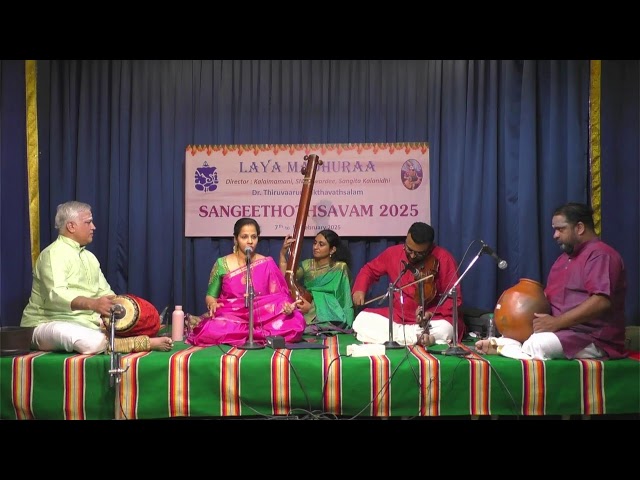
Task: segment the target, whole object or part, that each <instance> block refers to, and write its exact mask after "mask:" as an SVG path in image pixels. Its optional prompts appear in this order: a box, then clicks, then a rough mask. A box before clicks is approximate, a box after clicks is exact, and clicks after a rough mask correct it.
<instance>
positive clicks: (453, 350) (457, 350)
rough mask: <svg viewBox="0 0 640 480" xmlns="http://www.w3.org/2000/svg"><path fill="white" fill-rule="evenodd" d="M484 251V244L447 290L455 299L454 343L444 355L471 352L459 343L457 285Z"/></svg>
mask: <svg viewBox="0 0 640 480" xmlns="http://www.w3.org/2000/svg"><path fill="white" fill-rule="evenodd" d="M482 252H484V246H483V247H482V248H481V249H480V251H479V252H478V253H476V256H475V257H473V260H471V262H469V265H468V266H467V268H466V269H465V271H464V272H462V275H460V277H459V278H458V280H457V281H456V283H454V284H453V287H451V290H449V291H448V292H447V296H448V297H451V298H452V299H453V342H452V343H453V344H452V345H451V346H450V347H449V348H447V349H446V350H445V351H444V352H442V353H443V354H444V355H457V356H460V357H464V356H466V355H469V353H470V352H469V351H468V350H465V349H464V348H463V347H461V346H460V344H459V343H458V291H457V290H456V287H457V286H458V285H459V284H460V282H461V281H462V279H463V278H464V276H465V275H466V274H467V272H468V271H469V269H470V268H471V267H472V266H473V265H474V263H476V262H477V261H478V258H480V255H482Z"/></svg>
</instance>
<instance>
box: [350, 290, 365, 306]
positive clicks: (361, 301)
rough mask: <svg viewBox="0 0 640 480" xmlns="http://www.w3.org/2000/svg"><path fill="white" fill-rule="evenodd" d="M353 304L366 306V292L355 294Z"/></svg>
mask: <svg viewBox="0 0 640 480" xmlns="http://www.w3.org/2000/svg"><path fill="white" fill-rule="evenodd" d="M352 299H353V304H354V305H363V304H364V292H361V291H357V292H353V297H352Z"/></svg>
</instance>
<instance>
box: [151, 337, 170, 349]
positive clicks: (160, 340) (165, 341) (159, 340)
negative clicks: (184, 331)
mask: <svg viewBox="0 0 640 480" xmlns="http://www.w3.org/2000/svg"><path fill="white" fill-rule="evenodd" d="M149 340H150V342H151V350H155V351H156V352H168V351H169V350H171V349H172V348H173V340H171V337H151V338H150V339H149Z"/></svg>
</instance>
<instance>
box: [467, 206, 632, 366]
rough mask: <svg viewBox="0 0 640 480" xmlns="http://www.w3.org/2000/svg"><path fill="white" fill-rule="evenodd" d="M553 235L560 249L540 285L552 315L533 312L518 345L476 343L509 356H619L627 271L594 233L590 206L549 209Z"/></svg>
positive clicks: (506, 341)
mask: <svg viewBox="0 0 640 480" xmlns="http://www.w3.org/2000/svg"><path fill="white" fill-rule="evenodd" d="M552 227H553V229H554V234H553V238H554V239H555V240H556V242H558V244H559V245H560V247H561V248H562V250H563V252H564V253H562V254H561V255H560V256H559V257H558V259H557V260H556V261H555V263H554V264H553V266H552V267H551V270H550V271H549V277H548V279H547V286H546V288H545V295H546V297H547V300H548V301H549V304H550V306H551V314H550V315H546V314H538V313H536V314H535V316H536V318H535V319H534V320H533V332H534V333H533V335H531V337H529V339H527V340H526V341H525V342H524V343H523V344H522V345H521V346H520V343H519V342H516V341H515V340H512V339H497V340H496V339H494V341H493V342H491V341H490V340H481V341H479V342H478V344H479V345H478V344H477V345H476V346H477V347H479V349H480V350H482V351H485V352H486V351H489V352H490V353H491V343H493V344H494V346H495V347H497V348H496V350H497V352H498V353H501V354H503V355H505V356H509V357H514V358H539V359H542V360H547V359H551V358H621V357H624V356H625V355H626V353H625V349H624V336H625V319H624V310H625V306H624V303H625V296H626V292H627V281H626V271H625V268H624V263H623V261H622V257H621V256H620V254H619V253H618V252H617V251H616V250H614V249H613V248H612V247H611V246H609V245H607V244H606V243H604V242H603V241H602V240H600V239H599V238H598V236H597V235H596V233H595V230H594V224H593V210H592V209H591V207H589V206H588V205H584V204H580V203H568V204H566V205H563V206H561V207H559V208H557V209H556V210H555V212H554V214H553V221H552Z"/></svg>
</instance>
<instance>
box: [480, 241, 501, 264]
mask: <svg viewBox="0 0 640 480" xmlns="http://www.w3.org/2000/svg"><path fill="white" fill-rule="evenodd" d="M480 243H482V251H483V252H484V253H488V254H489V255H491V256H492V257H493V259H494V260H495V261H496V262H497V263H498V268H499V269H500V270H504V269H505V268H507V262H506V261H505V260H503V259H501V258H500V257H499V256H498V254H497V253H496V252H494V251H493V250H491V247H490V246H489V245H487V244H486V243H484V242H483V241H482V240H480Z"/></svg>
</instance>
